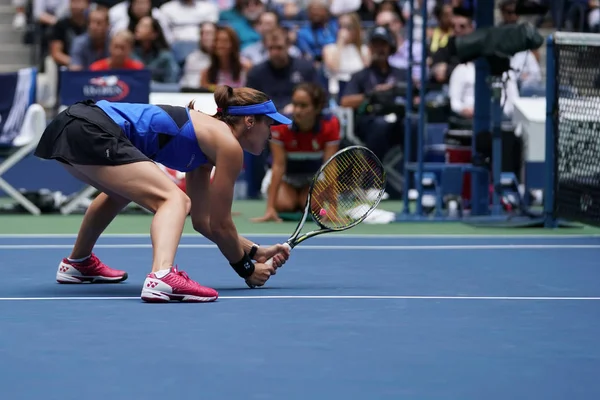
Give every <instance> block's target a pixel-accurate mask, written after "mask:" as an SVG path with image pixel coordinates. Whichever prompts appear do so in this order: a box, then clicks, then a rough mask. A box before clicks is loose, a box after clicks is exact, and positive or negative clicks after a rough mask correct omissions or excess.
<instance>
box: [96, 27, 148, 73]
mask: <svg viewBox="0 0 600 400" xmlns="http://www.w3.org/2000/svg"><path fill="white" fill-rule="evenodd" d="M133 44H134V37H133V34H132V33H131V32H129V31H126V30H125V31H121V32H117V33H115V34H114V35H113V37H112V38H111V40H110V47H109V56H108V57H107V58H103V59H102V60H98V61H96V62H94V63H92V64H91V65H90V67H89V70H90V71H107V70H111V69H137V70H140V69H144V64H142V63H141V62H139V61H137V60H134V59H133V58H132V57H131V55H132V51H133Z"/></svg>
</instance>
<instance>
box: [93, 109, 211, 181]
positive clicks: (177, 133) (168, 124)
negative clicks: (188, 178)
mask: <svg viewBox="0 0 600 400" xmlns="http://www.w3.org/2000/svg"><path fill="white" fill-rule="evenodd" d="M96 105H97V106H98V107H100V108H101V109H102V110H103V111H104V112H105V113H106V114H107V115H108V116H109V117H110V118H111V119H112V120H113V121H114V122H115V123H116V124H117V125H119V127H121V129H122V130H123V132H124V133H125V135H126V136H127V138H128V139H129V141H130V142H131V143H132V144H133V145H134V146H135V147H136V148H138V149H139V150H140V151H141V152H142V153H144V155H146V156H148V158H150V159H151V160H153V161H156V162H157V163H161V164H163V165H164V166H165V167H167V168H171V169H174V170H177V171H181V172H189V171H192V170H194V169H196V168H197V167H198V166H200V165H202V164H205V163H206V162H207V161H208V160H207V158H206V156H205V155H204V153H203V152H202V149H201V148H200V145H199V144H198V139H197V138H196V133H195V132H194V126H193V125H192V120H191V119H190V115H189V110H188V109H187V108H185V107H175V106H165V105H153V104H131V103H111V102H109V101H106V100H101V101H98V102H97V103H96Z"/></svg>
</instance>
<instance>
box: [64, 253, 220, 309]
mask: <svg viewBox="0 0 600 400" xmlns="http://www.w3.org/2000/svg"><path fill="white" fill-rule="evenodd" d="M126 279H127V272H125V271H120V270H117V269H112V268H110V267H109V266H108V265H106V264H104V263H103V262H102V261H100V260H99V259H98V257H96V256H95V255H94V254H92V255H91V256H90V257H89V258H88V259H86V260H85V261H82V262H74V261H69V259H67V258H64V259H63V260H62V261H61V263H60V264H59V266H58V271H56V281H57V282H58V283H117V282H123V281H124V280H126ZM218 297H219V294H218V293H217V291H216V290H214V289H211V288H208V287H205V286H202V285H200V284H199V283H198V282H196V281H193V280H192V279H191V278H190V277H189V276H188V275H187V274H186V273H185V272H183V271H179V270H178V269H177V267H172V268H170V269H167V270H163V271H158V272H155V273H151V274H149V275H148V276H147V277H146V280H145V281H144V287H143V289H142V300H144V301H146V302H148V303H167V302H188V303H204V302H210V301H215V300H216V299H217V298H218Z"/></svg>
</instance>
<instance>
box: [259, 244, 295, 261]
mask: <svg viewBox="0 0 600 400" xmlns="http://www.w3.org/2000/svg"><path fill="white" fill-rule="evenodd" d="M283 245H284V246H286V247H287V248H288V249H289V250H290V251H292V246H290V245H289V244H288V243H287V242H286V243H284V244H283ZM265 264H267V265H273V259H272V258H269V259H268V260H267V262H266V263H265Z"/></svg>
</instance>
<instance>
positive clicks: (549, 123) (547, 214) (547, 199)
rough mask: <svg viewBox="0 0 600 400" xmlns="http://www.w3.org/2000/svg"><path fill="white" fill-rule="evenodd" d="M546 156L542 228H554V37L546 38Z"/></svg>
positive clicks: (555, 99) (555, 93) (555, 88)
mask: <svg viewBox="0 0 600 400" xmlns="http://www.w3.org/2000/svg"><path fill="white" fill-rule="evenodd" d="M546 43H547V46H546V155H545V160H544V164H545V166H546V185H545V188H544V227H545V228H556V226H557V222H556V218H555V217H554V190H555V180H556V162H555V150H556V136H555V132H556V125H555V124H556V121H555V119H554V107H555V104H556V101H557V97H556V96H557V93H558V91H557V82H556V66H555V60H556V56H555V51H556V49H555V46H554V37H553V36H552V35H550V36H548V39H547V41H546Z"/></svg>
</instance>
